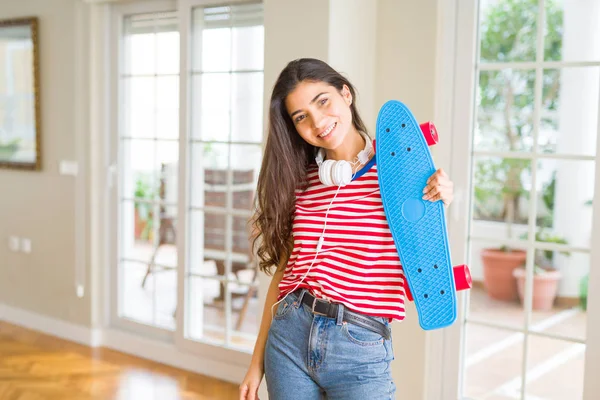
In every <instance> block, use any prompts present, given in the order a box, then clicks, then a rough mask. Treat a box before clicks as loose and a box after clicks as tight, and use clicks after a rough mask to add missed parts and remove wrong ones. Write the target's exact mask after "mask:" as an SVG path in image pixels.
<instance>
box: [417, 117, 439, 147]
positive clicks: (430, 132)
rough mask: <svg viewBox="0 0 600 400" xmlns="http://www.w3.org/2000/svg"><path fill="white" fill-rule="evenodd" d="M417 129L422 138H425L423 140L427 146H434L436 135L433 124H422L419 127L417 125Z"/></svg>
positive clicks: (437, 139) (436, 139)
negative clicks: (419, 129) (420, 132)
mask: <svg viewBox="0 0 600 400" xmlns="http://www.w3.org/2000/svg"><path fill="white" fill-rule="evenodd" d="M419 127H420V128H421V131H422V132H423V136H425V140H426V141H427V145H428V146H433V145H434V144H437V143H438V141H439V138H438V133H437V129H436V127H435V125H434V124H433V122H424V123H422V124H421V125H419Z"/></svg>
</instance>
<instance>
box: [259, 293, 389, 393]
mask: <svg viewBox="0 0 600 400" xmlns="http://www.w3.org/2000/svg"><path fill="white" fill-rule="evenodd" d="M297 293H300V294H299V295H298V296H297V295H296V294H295V293H291V294H289V295H288V296H287V297H286V298H285V299H284V300H283V301H282V302H281V303H279V305H278V308H277V312H276V313H275V315H274V318H273V322H272V323H271V328H270V329H269V337H268V339H267V345H266V349H265V379H266V381H267V389H268V391H269V399H270V400H283V399H284V400H295V399H298V400H311V399H322V398H326V399H344V400H352V399H356V400H364V399H370V400H371V399H372V400H378V399H393V398H394V395H395V392H396V386H395V384H394V382H393V380H392V376H391V369H390V363H391V361H392V360H393V359H394V353H393V349H392V342H391V340H385V339H384V338H383V337H382V336H381V335H380V334H378V333H375V332H372V331H370V330H368V329H365V328H362V327H360V326H357V325H354V324H350V323H346V322H343V321H342V312H343V309H344V308H343V307H342V306H340V311H339V313H338V318H337V319H333V318H327V317H324V316H320V315H314V314H313V313H312V312H311V310H310V307H308V306H307V305H305V304H301V303H300V301H299V298H298V297H299V296H301V293H304V291H302V292H297ZM373 318H375V319H377V320H378V321H380V322H383V323H384V324H386V325H388V320H387V319H386V318H378V317H373Z"/></svg>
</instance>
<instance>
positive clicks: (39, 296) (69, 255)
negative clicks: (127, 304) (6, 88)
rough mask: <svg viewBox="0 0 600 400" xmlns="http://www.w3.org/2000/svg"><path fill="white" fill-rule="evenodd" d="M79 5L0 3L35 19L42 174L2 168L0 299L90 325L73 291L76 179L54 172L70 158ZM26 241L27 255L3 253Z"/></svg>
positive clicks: (5, 12)
mask: <svg viewBox="0 0 600 400" xmlns="http://www.w3.org/2000/svg"><path fill="white" fill-rule="evenodd" d="M75 1H76V0H51V1H48V0H28V1H2V2H0V16H2V18H3V19H4V18H17V17H28V16H37V17H38V18H39V44H40V65H41V70H40V81H41V115H42V124H41V131H42V163H43V165H42V171H41V172H19V171H9V170H0V188H1V189H0V191H1V193H2V194H1V195H0V302H1V303H4V304H6V305H8V306H12V307H16V308H21V309H25V310H28V311H33V312H35V313H39V314H43V315H46V316H49V317H54V318H59V319H62V320H67V321H70V322H74V323H77V324H82V325H89V321H90V300H89V297H87V296H84V297H83V298H82V299H80V298H78V297H77V296H76V293H75V283H74V282H75V275H74V274H75V254H76V249H75V245H74V243H75V210H76V204H75V180H74V178H73V177H70V176H63V175H59V173H58V164H59V161H60V160H63V159H67V160H72V159H74V158H75V131H74V116H73V104H74V84H75V81H74V73H75V71H74V64H75V63H74V59H75V52H74V49H75V45H74V26H75V14H74V11H75ZM10 235H16V236H19V237H25V238H30V239H31V241H32V247H33V252H32V253H31V254H25V253H21V252H19V253H14V252H11V251H9V249H8V238H9V236H10Z"/></svg>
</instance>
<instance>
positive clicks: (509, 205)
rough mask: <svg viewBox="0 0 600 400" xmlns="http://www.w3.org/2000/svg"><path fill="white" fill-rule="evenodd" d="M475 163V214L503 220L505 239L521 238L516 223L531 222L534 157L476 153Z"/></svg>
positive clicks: (494, 219) (481, 218)
mask: <svg viewBox="0 0 600 400" xmlns="http://www.w3.org/2000/svg"><path fill="white" fill-rule="evenodd" d="M473 164H474V165H473V183H474V188H473V190H474V192H473V197H474V198H473V207H474V209H473V218H474V219H475V220H484V221H495V222H499V223H502V224H503V226H504V228H503V230H502V235H501V238H502V239H515V238H518V232H517V230H518V229H519V228H517V227H516V225H524V227H523V228H524V229H526V225H527V222H528V216H529V201H528V199H529V190H530V189H531V160H527V159H519V158H499V157H474V159H473ZM483 232H485V230H484V231H483ZM499 238H500V237H499Z"/></svg>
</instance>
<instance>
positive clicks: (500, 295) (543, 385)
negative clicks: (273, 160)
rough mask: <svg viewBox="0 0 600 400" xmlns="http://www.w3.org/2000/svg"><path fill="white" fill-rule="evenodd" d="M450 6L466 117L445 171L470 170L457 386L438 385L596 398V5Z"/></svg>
mask: <svg viewBox="0 0 600 400" xmlns="http://www.w3.org/2000/svg"><path fill="white" fill-rule="evenodd" d="M457 3H458V5H459V7H458V16H457V21H458V30H457V32H458V34H457V41H456V43H457V50H458V52H457V54H458V55H457V57H459V58H458V59H457V64H456V65H457V71H458V72H457V78H458V79H457V83H456V84H455V87H456V95H455V101H458V102H460V103H461V104H471V106H470V107H465V108H464V109H460V108H457V107H455V109H456V110H457V111H456V114H455V116H454V118H455V119H456V121H457V122H456V124H455V128H456V127H457V126H460V127H461V128H465V129H464V132H465V133H463V135H465V137H466V136H467V135H468V136H469V140H468V142H467V141H466V140H465V138H462V139H461V138H459V139H458V142H459V143H462V144H464V145H465V148H468V154H466V153H467V151H466V150H465V157H464V159H463V161H455V163H462V164H468V165H469V168H468V179H467V181H468V182H469V184H468V187H469V191H468V193H469V204H470V213H469V220H468V229H467V230H468V242H467V252H468V260H469V261H468V262H469V266H470V268H471V272H472V276H473V280H474V287H473V289H472V290H470V291H469V292H468V293H467V294H466V296H465V297H466V301H465V302H464V305H465V308H464V310H463V314H462V319H461V324H459V325H460V326H459V327H458V328H457V329H459V330H460V332H461V334H460V342H461V343H462V344H463V345H462V346H457V347H461V352H460V354H459V353H458V352H457V353H456V354H455V355H453V356H452V357H453V359H454V361H453V362H454V365H457V366H460V367H459V370H458V372H457V374H455V375H453V374H450V375H452V376H458V377H459V379H458V387H457V386H456V383H454V382H453V381H452V380H450V378H448V381H447V382H445V384H446V385H448V387H450V388H452V390H450V392H453V393H458V398H461V399H526V398H527V399H545V400H550V399H582V398H584V394H585V396H586V397H585V398H592V397H591V396H592V395H594V394H593V393H590V391H591V384H590V383H589V382H586V381H585V380H584V376H585V370H586V368H587V369H589V368H598V367H599V365H598V363H599V360H597V359H594V358H593V357H590V356H587V349H588V347H589V344H590V343H591V342H594V341H598V340H600V339H598V338H599V337H600V327H599V326H597V322H596V325H594V324H590V323H589V321H590V319H589V318H588V316H589V315H588V301H587V300H588V294H589V293H590V292H592V291H593V292H598V291H600V288H598V287H594V286H593V284H590V280H589V277H590V273H594V274H597V273H598V272H597V271H596V270H595V269H596V267H597V266H596V265H593V264H592V262H591V260H598V259H600V258H599V257H600V255H599V254H598V252H599V250H598V248H597V246H596V247H594V246H592V240H591V238H592V235H594V234H596V235H598V232H594V229H596V230H597V229H600V227H599V226H598V225H597V224H596V225H595V226H593V219H594V215H596V216H597V214H598V213H599V212H600V207H598V204H597V201H596V200H594V199H593V197H594V191H595V190H596V188H595V186H596V185H597V182H598V180H599V179H598V177H599V176H600V167H599V165H598V162H597V159H596V157H597V151H598V150H597V149H598V131H599V124H598V123H599V121H598V114H599V111H598V110H599V94H600V26H599V25H598V23H597V21H598V20H599V18H600V1H597V0H585V1H577V2H576V1H558V0H521V1H512V0H480V1H473V0H469V1H458V2H457ZM470 28H473V29H470ZM455 132H456V131H455ZM461 132H462V130H461ZM455 148H457V146H455ZM462 151H463V150H462V149H459V150H458V153H457V157H453V158H454V159H460V155H461V154H459V153H460V152H462ZM463 170H464V171H467V169H465V168H463ZM461 179H462V178H461ZM596 237H597V236H596ZM586 356H587V357H586ZM585 390H587V392H586V391H585ZM595 395H596V396H599V395H600V394H599V393H595Z"/></svg>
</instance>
